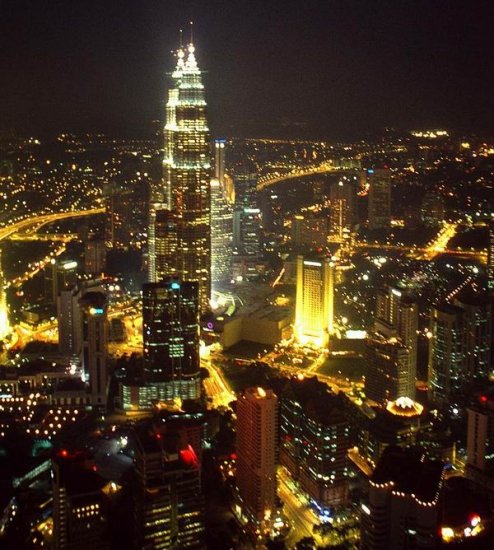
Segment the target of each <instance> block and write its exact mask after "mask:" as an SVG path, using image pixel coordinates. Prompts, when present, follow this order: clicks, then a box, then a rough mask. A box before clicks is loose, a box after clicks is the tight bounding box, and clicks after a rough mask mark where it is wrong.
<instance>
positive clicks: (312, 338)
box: [295, 256, 334, 346]
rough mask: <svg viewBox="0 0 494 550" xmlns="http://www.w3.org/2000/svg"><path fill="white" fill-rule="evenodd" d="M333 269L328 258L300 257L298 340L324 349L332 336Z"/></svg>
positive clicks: (298, 271) (297, 305)
mask: <svg viewBox="0 0 494 550" xmlns="http://www.w3.org/2000/svg"><path fill="white" fill-rule="evenodd" d="M333 293H334V265H333V264H332V263H331V262H330V260H329V259H328V258H315V259H312V258H310V259H309V258H308V257H304V256H298V257H297V299H296V310H295V334H296V337H297V339H298V340H299V341H300V342H302V343H304V342H312V343H314V344H316V345H319V346H323V345H325V344H327V341H328V338H329V335H330V334H332V333H333V315H334V309H333V308H334V306H333V301H334V296H333Z"/></svg>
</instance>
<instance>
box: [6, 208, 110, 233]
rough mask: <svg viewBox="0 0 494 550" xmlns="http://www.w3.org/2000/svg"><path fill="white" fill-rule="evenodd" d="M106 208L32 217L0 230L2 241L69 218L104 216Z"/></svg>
mask: <svg viewBox="0 0 494 550" xmlns="http://www.w3.org/2000/svg"><path fill="white" fill-rule="evenodd" d="M104 212H105V209H104V208H90V209H88V210H73V211H70V212H57V213H54V214H41V215H37V216H31V217H29V218H26V219H24V220H21V221H19V222H16V223H13V224H11V225H7V226H5V227H2V228H0V241H2V240H4V239H8V238H9V237H10V236H12V235H14V234H15V233H19V232H21V231H22V232H24V233H25V234H33V233H35V232H36V231H38V229H39V228H40V227H43V226H44V225H47V224H49V223H53V222H56V221H60V220H65V219H68V218H81V217H84V216H94V215H95V214H103V213H104Z"/></svg>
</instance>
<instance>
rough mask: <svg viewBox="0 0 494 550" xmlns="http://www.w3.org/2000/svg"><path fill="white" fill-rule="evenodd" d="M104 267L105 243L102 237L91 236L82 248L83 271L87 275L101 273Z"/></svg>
mask: <svg viewBox="0 0 494 550" xmlns="http://www.w3.org/2000/svg"><path fill="white" fill-rule="evenodd" d="M105 267H106V243H105V241H104V240H102V239H98V238H92V239H90V240H89V241H87V242H86V245H85V249H84V271H85V272H86V273H87V274H88V275H101V274H102V273H103V272H104V270H105Z"/></svg>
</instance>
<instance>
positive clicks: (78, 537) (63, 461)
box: [52, 449, 110, 550]
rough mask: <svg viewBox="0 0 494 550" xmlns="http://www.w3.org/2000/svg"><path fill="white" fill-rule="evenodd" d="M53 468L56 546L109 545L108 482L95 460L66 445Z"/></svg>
mask: <svg viewBox="0 0 494 550" xmlns="http://www.w3.org/2000/svg"><path fill="white" fill-rule="evenodd" d="M52 468H53V475H52V488H53V547H54V549H55V550H86V549H87V548H94V550H106V549H109V548H110V538H109V532H108V531H109V530H108V511H107V510H108V501H107V498H106V495H105V491H104V489H105V486H106V485H107V483H108V482H107V481H105V480H104V479H103V478H102V477H100V476H99V474H98V473H96V471H95V469H96V467H95V465H94V460H91V459H90V458H89V457H88V456H86V455H85V454H84V453H82V452H78V453H75V454H71V453H69V452H68V451H67V450H66V449H62V450H61V451H59V453H58V454H57V456H56V457H55V458H54V459H53V461H52Z"/></svg>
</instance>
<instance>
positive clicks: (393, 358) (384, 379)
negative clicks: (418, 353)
mask: <svg viewBox="0 0 494 550" xmlns="http://www.w3.org/2000/svg"><path fill="white" fill-rule="evenodd" d="M409 355H410V351H409V349H408V348H407V346H405V345H404V344H403V343H402V342H401V340H400V339H399V338H395V337H391V338H388V337H386V336H384V335H383V334H380V333H374V334H370V335H369V337H368V338H367V341H366V349H365V357H366V359H367V372H366V375H365V395H366V396H367V397H368V398H369V399H372V401H375V402H376V403H381V404H382V403H385V402H387V401H395V400H396V399H398V398H399V397H409V396H410V395H414V394H415V372H411V371H410V368H409Z"/></svg>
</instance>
